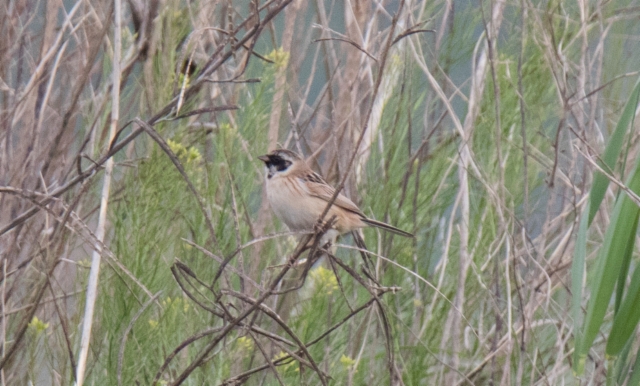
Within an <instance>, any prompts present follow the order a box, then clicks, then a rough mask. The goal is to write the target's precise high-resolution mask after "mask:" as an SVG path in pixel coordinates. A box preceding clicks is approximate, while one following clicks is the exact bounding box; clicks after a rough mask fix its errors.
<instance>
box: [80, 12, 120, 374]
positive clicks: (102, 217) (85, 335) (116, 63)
mask: <svg viewBox="0 0 640 386" xmlns="http://www.w3.org/2000/svg"><path fill="white" fill-rule="evenodd" d="M114 22H115V25H114V34H113V35H114V36H113V40H114V44H113V84H112V87H111V124H110V125H109V141H108V144H110V143H111V142H112V141H113V138H114V137H115V134H116V129H117V127H118V118H119V116H120V108H119V107H120V52H121V50H122V35H121V25H122V8H121V4H120V0H114ZM112 172H113V158H109V160H107V163H106V166H105V171H104V182H103V185H102V195H101V198H100V213H99V215H98V227H97V229H96V238H97V239H98V241H99V243H98V245H97V248H96V249H95V250H94V251H93V254H92V256H91V271H90V272H89V284H88V287H87V300H86V303H85V307H84V320H83V323H82V340H81V343H80V355H79V359H78V369H77V376H76V382H77V383H76V384H77V386H82V384H83V382H84V372H85V368H86V365H87V355H88V352H89V343H90V341H91V327H92V325H93V311H94V307H95V303H96V298H97V293H98V276H99V274H100V259H101V255H102V245H103V244H102V243H103V242H104V233H105V227H106V226H105V225H106V221H107V206H108V203H109V190H110V188H111V173H112Z"/></svg>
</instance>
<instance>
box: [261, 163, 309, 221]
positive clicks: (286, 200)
mask: <svg viewBox="0 0 640 386" xmlns="http://www.w3.org/2000/svg"><path fill="white" fill-rule="evenodd" d="M267 198H268V199H269V204H270V205H271V209H272V210H273V212H274V213H275V214H276V216H278V218H279V219H280V220H281V221H282V222H284V223H285V224H286V225H287V227H289V229H291V230H292V231H303V230H312V229H313V225H314V224H315V222H316V220H317V218H318V215H319V213H315V212H316V210H315V205H313V201H315V200H310V198H311V197H309V196H308V195H307V194H306V193H305V192H304V191H303V189H302V187H301V186H300V185H298V182H297V181H296V180H294V179H291V178H287V177H280V176H278V175H274V176H273V177H271V178H269V179H267Z"/></svg>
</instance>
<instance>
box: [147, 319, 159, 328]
mask: <svg viewBox="0 0 640 386" xmlns="http://www.w3.org/2000/svg"><path fill="white" fill-rule="evenodd" d="M149 327H151V328H156V327H158V321H157V320H153V319H149Z"/></svg>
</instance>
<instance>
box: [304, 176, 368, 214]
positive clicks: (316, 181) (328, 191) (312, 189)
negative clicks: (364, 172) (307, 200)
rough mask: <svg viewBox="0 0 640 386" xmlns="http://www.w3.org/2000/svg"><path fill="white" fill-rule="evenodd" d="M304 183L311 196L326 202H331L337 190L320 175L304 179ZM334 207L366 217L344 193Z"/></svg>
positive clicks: (337, 199) (337, 198) (339, 195)
mask: <svg viewBox="0 0 640 386" xmlns="http://www.w3.org/2000/svg"><path fill="white" fill-rule="evenodd" d="M302 180H303V181H304V185H305V186H306V187H307V189H308V190H309V194H310V195H311V196H313V197H318V198H320V199H322V200H324V201H326V202H329V200H331V197H333V195H334V193H335V191H336V190H335V189H334V188H333V187H332V186H330V185H328V184H327V183H326V182H325V181H324V180H323V179H322V177H320V175H318V174H316V173H313V174H309V175H306V176H304V177H302ZM333 205H335V206H337V207H340V208H342V209H345V210H348V211H349V212H353V213H357V214H359V215H360V216H362V217H366V216H365V215H364V214H363V213H362V212H361V211H360V209H359V208H358V206H357V205H356V204H354V203H353V201H351V200H350V199H348V198H347V197H346V196H344V195H343V194H342V193H340V194H338V197H336V200H335V201H334V202H333Z"/></svg>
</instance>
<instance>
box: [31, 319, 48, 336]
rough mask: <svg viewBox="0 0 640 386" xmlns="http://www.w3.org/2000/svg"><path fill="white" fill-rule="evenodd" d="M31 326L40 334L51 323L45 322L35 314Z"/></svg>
mask: <svg viewBox="0 0 640 386" xmlns="http://www.w3.org/2000/svg"><path fill="white" fill-rule="evenodd" d="M29 328H30V329H32V330H34V331H35V333H36V334H40V333H42V332H43V331H44V330H46V329H47V328H49V323H45V322H43V321H42V320H40V319H38V317H37V316H34V317H33V319H31V322H29Z"/></svg>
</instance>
